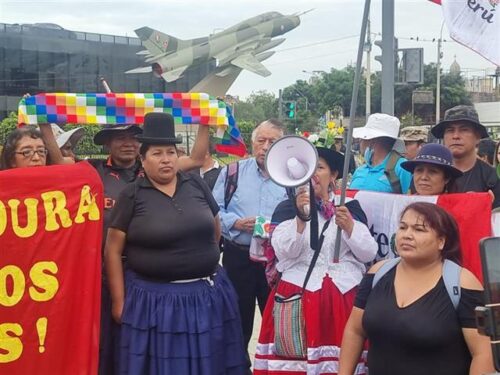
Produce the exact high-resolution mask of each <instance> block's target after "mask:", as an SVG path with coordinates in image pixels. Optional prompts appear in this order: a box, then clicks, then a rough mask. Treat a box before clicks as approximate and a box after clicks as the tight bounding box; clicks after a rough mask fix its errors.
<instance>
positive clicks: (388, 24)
mask: <svg viewBox="0 0 500 375" xmlns="http://www.w3.org/2000/svg"><path fill="white" fill-rule="evenodd" d="M381 47H382V112H383V113H386V114H388V115H391V116H394V0H383V1H382V43H381Z"/></svg>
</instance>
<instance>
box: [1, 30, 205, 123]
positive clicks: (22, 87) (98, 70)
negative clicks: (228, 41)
mask: <svg viewBox="0 0 500 375" xmlns="http://www.w3.org/2000/svg"><path fill="white" fill-rule="evenodd" d="M143 49H144V47H143V46H142V43H141V41H140V40H139V39H138V38H132V37H124V36H116V35H105V34H95V33H87V32H79V31H70V30H66V29H63V28H62V27H60V26H58V25H55V24H23V25H19V24H3V23H0V119H1V118H3V117H5V116H6V115H7V113H8V112H10V111H17V105H18V103H19V100H20V99H21V97H22V96H23V95H24V94H26V93H30V94H32V95H33V94H37V93H41V92H104V88H103V86H102V84H101V82H100V78H101V77H104V78H105V79H106V81H107V82H108V84H109V86H110V87H111V89H112V91H113V92H143V93H151V92H175V91H177V92H186V91H189V89H190V88H191V87H193V86H194V85H195V84H196V83H198V82H199V81H200V80H201V79H203V77H205V76H206V75H207V74H208V73H210V72H211V71H213V70H214V69H215V61H212V62H209V63H206V64H203V65H198V66H195V67H193V68H190V69H188V70H187V71H186V72H185V74H184V77H182V78H180V79H179V80H177V81H175V82H172V83H167V82H165V81H164V80H163V79H161V78H157V77H155V76H154V75H153V74H152V73H145V74H125V71H127V70H129V69H133V68H136V67H138V66H144V60H143V58H142V57H141V56H140V55H136V53H137V52H139V51H141V50H143Z"/></svg>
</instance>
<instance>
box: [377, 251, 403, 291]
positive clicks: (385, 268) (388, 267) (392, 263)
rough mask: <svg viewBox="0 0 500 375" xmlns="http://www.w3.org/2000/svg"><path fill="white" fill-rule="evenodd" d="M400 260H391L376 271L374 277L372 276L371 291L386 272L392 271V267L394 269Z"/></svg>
mask: <svg viewBox="0 0 500 375" xmlns="http://www.w3.org/2000/svg"><path fill="white" fill-rule="evenodd" d="M400 260H401V258H399V257H398V258H392V259H389V260H387V261H386V262H385V263H384V264H382V266H381V267H380V268H379V269H378V271H377V272H375V275H374V276H373V280H372V289H373V288H375V285H377V284H378V282H379V281H380V279H381V278H382V277H384V276H385V274H386V273H387V272H389V271H390V270H392V269H393V268H394V267H396V266H397V265H398V264H399V261H400Z"/></svg>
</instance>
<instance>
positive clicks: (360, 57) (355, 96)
mask: <svg viewBox="0 0 500 375" xmlns="http://www.w3.org/2000/svg"><path fill="white" fill-rule="evenodd" d="M369 15H370V0H365V9H364V12H363V21H362V23H361V33H360V34H359V43H358V58H357V60H356V71H355V73H354V84H353V89H352V97H351V111H350V114H349V127H348V132H347V145H346V150H345V154H344V170H343V173H342V188H341V190H340V205H341V206H343V205H344V204H345V192H346V188H347V175H348V173H349V160H350V159H351V147H352V130H353V128H354V118H355V117H356V107H357V105H358V91H359V82H360V80H361V64H362V62H363V47H364V44H365V39H366V25H367V24H368V17H369ZM341 235H342V229H341V228H340V227H338V228H337V237H336V238H335V249H334V253H333V262H334V263H338V262H339V255H340V239H341Z"/></svg>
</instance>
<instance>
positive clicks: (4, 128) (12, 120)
mask: <svg viewBox="0 0 500 375" xmlns="http://www.w3.org/2000/svg"><path fill="white" fill-rule="evenodd" d="M16 127H17V114H16V113H15V112H11V113H9V116H8V117H6V118H4V119H3V120H2V122H0V145H3V144H4V143H5V140H6V139H7V136H8V135H9V134H10V133H11V132H12V131H13V130H14V129H15V128H16Z"/></svg>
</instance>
